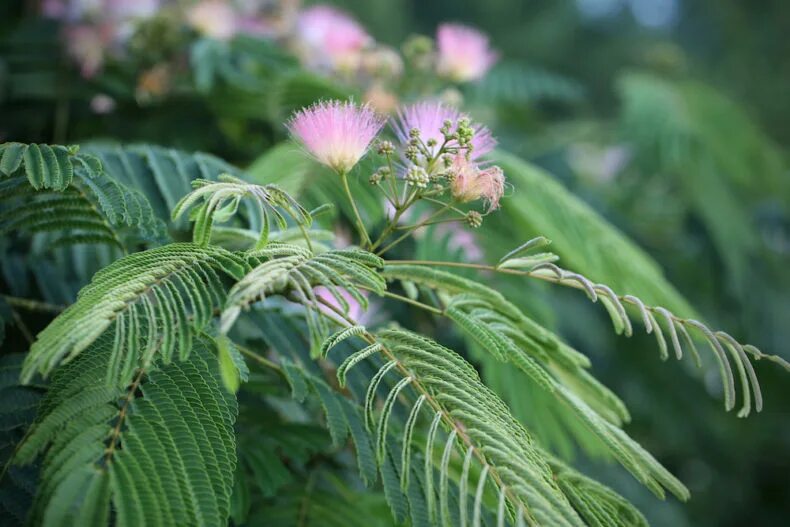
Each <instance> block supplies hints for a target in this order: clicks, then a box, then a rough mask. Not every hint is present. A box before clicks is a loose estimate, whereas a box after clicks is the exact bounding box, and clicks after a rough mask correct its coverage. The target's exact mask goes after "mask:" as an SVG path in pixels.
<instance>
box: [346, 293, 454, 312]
mask: <svg viewBox="0 0 790 527" xmlns="http://www.w3.org/2000/svg"><path fill="white" fill-rule="evenodd" d="M360 288H361V289H366V290H368V291H373V289H370V288H368V287H364V286H360ZM376 294H377V295H380V296H384V297H387V298H392V299H394V300H398V301H400V302H405V303H407V304H411V305H413V306H416V307H419V308H420V309H424V310H425V311H430V312H431V313H433V314H434V315H444V311H442V310H441V309H439V308H437V307H433V306H429V305H428V304H426V303H424V302H420V301H419V300H414V299H413V298H409V297H407V296H403V295H399V294H397V293H391V292H389V291H383V292H381V291H379V292H376Z"/></svg>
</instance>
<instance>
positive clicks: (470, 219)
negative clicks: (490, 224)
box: [466, 210, 483, 229]
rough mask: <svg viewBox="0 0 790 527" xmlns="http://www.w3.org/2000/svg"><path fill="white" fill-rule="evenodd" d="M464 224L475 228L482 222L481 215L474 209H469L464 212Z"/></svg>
mask: <svg viewBox="0 0 790 527" xmlns="http://www.w3.org/2000/svg"><path fill="white" fill-rule="evenodd" d="M466 224H467V225H469V226H470V227H472V228H473V229H477V228H478V227H480V226H481V225H482V224H483V216H482V215H481V214H480V213H479V212H477V211H476V210H470V211H469V212H467V213H466Z"/></svg>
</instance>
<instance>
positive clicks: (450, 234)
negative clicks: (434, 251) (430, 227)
mask: <svg viewBox="0 0 790 527" xmlns="http://www.w3.org/2000/svg"><path fill="white" fill-rule="evenodd" d="M434 234H435V237H436V238H437V242H441V241H443V240H446V242H447V248H448V249H449V250H450V251H453V252H455V251H460V252H461V253H462V256H463V261H465V262H482V261H483V249H482V248H481V247H480V244H479V243H478V241H477V238H476V237H475V235H474V233H473V232H472V231H470V230H469V229H464V228H462V227H461V226H460V225H458V224H457V223H442V224H439V225H437V226H436V231H435V233H434Z"/></svg>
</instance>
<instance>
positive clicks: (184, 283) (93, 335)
mask: <svg viewBox="0 0 790 527" xmlns="http://www.w3.org/2000/svg"><path fill="white" fill-rule="evenodd" d="M248 269H249V266H248V265H247V263H246V261H245V260H244V259H242V258H241V257H239V256H236V255H234V254H233V253H230V252H228V251H226V250H224V249H221V248H219V247H199V246H197V245H195V244H191V243H175V244H170V245H166V246H164V247H159V248H157V249H151V250H148V251H143V252H139V253H134V254H131V255H129V256H126V257H124V258H121V259H120V260H117V261H116V262H114V263H113V264H111V265H110V266H108V267H106V268H104V269H102V270H101V271H100V272H98V273H96V275H95V276H94V278H93V281H92V282H91V283H90V284H89V285H88V286H86V287H85V288H83V289H82V291H80V294H79V296H78V298H77V302H76V303H75V304H73V305H71V306H69V307H68V308H67V309H66V310H65V311H63V313H61V314H60V315H59V316H58V317H57V318H56V319H55V320H54V321H53V322H52V323H51V324H50V325H49V326H47V327H46V328H45V329H44V331H42V332H41V333H40V334H39V336H38V338H37V339H36V342H35V343H34V344H33V346H32V347H31V350H30V354H29V356H28V358H27V359H26V361H25V367H24V371H23V379H25V380H26V381H29V380H30V379H31V378H32V376H33V374H34V373H35V372H40V373H42V374H44V375H46V374H48V373H49V372H51V371H52V370H53V369H54V368H55V367H56V366H57V365H58V364H59V363H60V362H62V361H66V362H68V361H70V360H72V359H73V358H74V357H76V356H77V355H79V354H80V353H81V352H82V351H83V350H84V349H86V348H87V347H88V346H90V345H91V343H92V342H93V341H95V340H96V339H97V338H98V337H99V336H100V335H102V334H103V333H104V332H105V331H107V330H108V329H110V328H112V333H113V335H114V337H113V338H114V341H113V346H112V350H113V353H112V355H111V360H110V362H109V364H108V371H107V381H108V382H111V383H112V382H116V381H117V380H118V379H121V380H126V381H128V380H129V379H130V378H131V376H132V374H133V372H134V370H135V369H136V368H137V367H140V366H144V365H146V364H149V363H150V362H151V361H152V360H153V359H154V356H155V355H159V356H161V357H162V358H163V359H164V360H165V362H168V361H169V360H170V359H171V358H172V357H173V355H174V354H175V353H176V352H178V356H179V358H181V359H184V358H186V357H187V356H188V355H189V352H190V349H191V342H192V338H193V336H194V333H195V332H196V331H199V330H200V329H201V328H203V327H205V326H206V324H207V323H208V322H209V321H210V320H211V319H212V318H213V316H214V310H215V309H218V308H219V307H220V306H222V304H223V303H224V300H225V286H224V284H223V283H222V279H221V275H227V276H230V277H232V278H234V279H240V278H241V277H242V276H244V273H245V272H246V271H247V270H248Z"/></svg>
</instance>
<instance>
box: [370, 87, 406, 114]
mask: <svg viewBox="0 0 790 527" xmlns="http://www.w3.org/2000/svg"><path fill="white" fill-rule="evenodd" d="M362 100H364V101H365V102H366V103H367V104H369V105H370V106H372V107H373V108H374V109H375V110H376V111H377V112H379V113H381V114H392V113H393V112H394V111H395V109H396V108H397V107H398V96H397V95H395V94H394V93H392V92H391V91H389V90H387V89H386V88H384V87H383V86H381V85H380V84H374V85H373V86H371V87H370V88H368V90H367V91H366V92H365V94H364V95H363V96H362Z"/></svg>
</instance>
